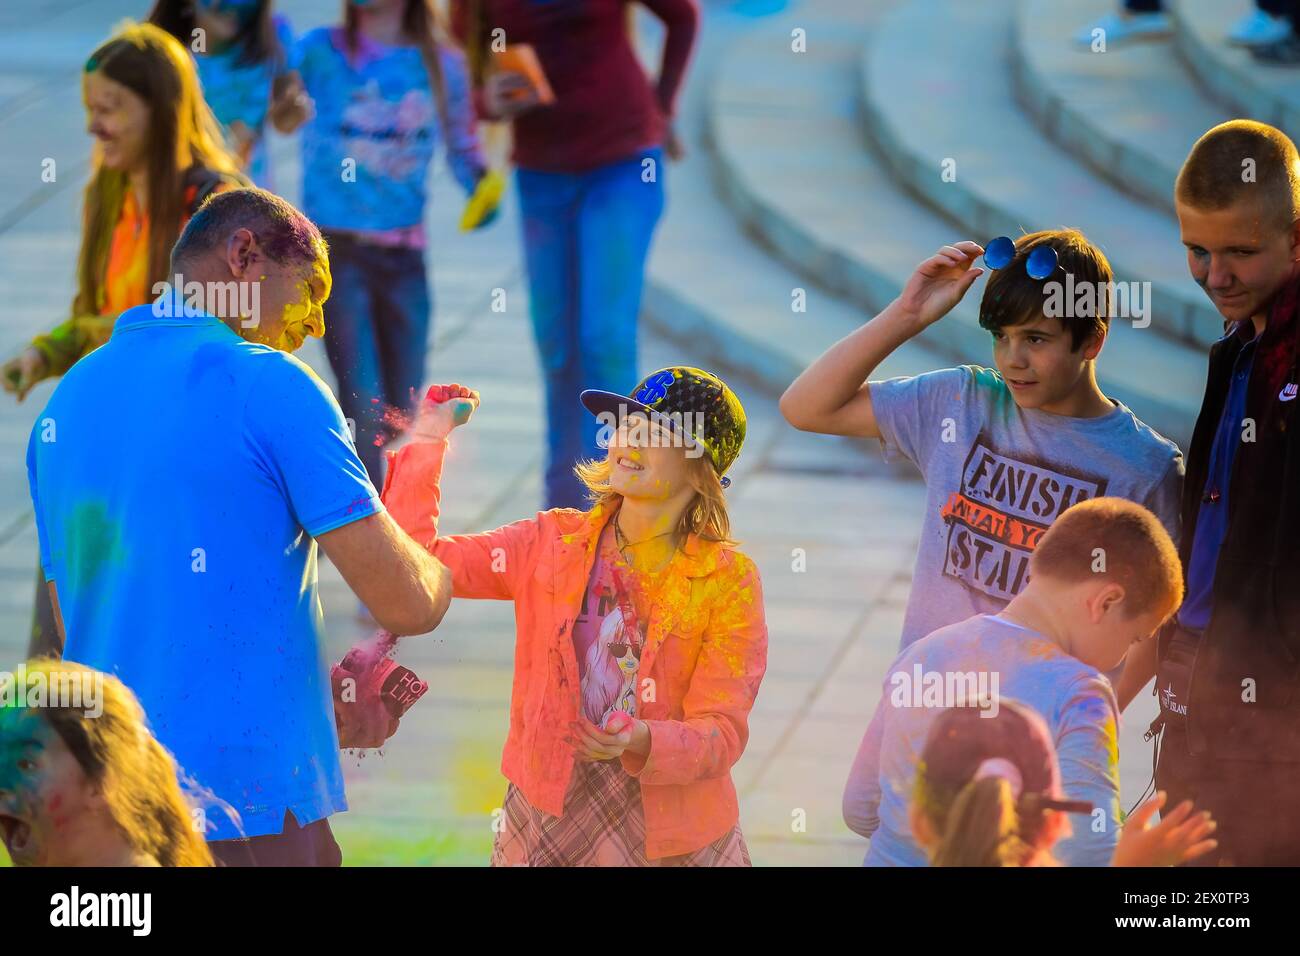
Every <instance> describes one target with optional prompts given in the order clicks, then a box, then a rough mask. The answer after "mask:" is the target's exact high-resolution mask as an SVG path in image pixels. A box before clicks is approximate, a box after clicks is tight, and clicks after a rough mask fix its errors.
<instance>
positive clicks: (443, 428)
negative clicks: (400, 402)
mask: <svg viewBox="0 0 1300 956" xmlns="http://www.w3.org/2000/svg"><path fill="white" fill-rule="evenodd" d="M478 404H479V396H478V392H476V391H474V389H472V388H466V387H465V386H464V385H457V384H456V383H454V382H453V383H452V384H451V385H431V386H429V391H428V392H427V393H426V394H425V396H424V401H423V402H421V403H420V408H419V411H417V412H416V414H415V422H414V423H413V424H412V425H411V430H410V432H409V434H410V436H411V440H412V441H432V442H437V441H442V440H443V439H444V438H446V437H447V436H448V435H450V434H451V432H452V429H454V428H456V427H457V426H459V425H464V424H465V423H466V422H468V421H469V419H470V416H471V415H473V414H474V409H476V408H478Z"/></svg>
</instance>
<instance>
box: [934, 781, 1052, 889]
mask: <svg viewBox="0 0 1300 956" xmlns="http://www.w3.org/2000/svg"><path fill="white" fill-rule="evenodd" d="M913 799H915V800H916V802H917V804H918V805H919V807H920V809H921V812H922V813H923V814H925V817H926V819H927V820H928V821H929V823H930V825H931V827H932V828H933V829H934V831H935V832H936V833H937V834H938V836H939V842H938V845H937V847H936V848H935V849H934V850H932V851H931V855H930V865H931V866H1024V865H1025V864H1026V863H1027V862H1028V861H1029V858H1030V856H1032V855H1033V845H1032V842H1026V840H1024V839H1022V834H1021V819H1020V811H1019V809H1018V808H1017V805H1016V798H1015V795H1014V794H1013V793H1012V790H1011V784H1010V783H1009V782H1008V781H1007V780H1006V779H1005V778H1002V777H980V778H978V779H975V780H972V781H971V782H970V783H968V784H966V785H965V786H964V787H962V788H961V790H960V791H958V793H957V794H956V796H955V797H952V798H950V799H944V795H941V794H938V793H935V792H934V791H933V789H932V788H930V787H929V786H928V785H927V783H926V782H925V774H924V772H921V773H919V774H918V775H917V782H916V792H915V794H914V797H913Z"/></svg>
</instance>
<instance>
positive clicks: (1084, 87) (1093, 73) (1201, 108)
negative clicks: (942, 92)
mask: <svg viewBox="0 0 1300 956" xmlns="http://www.w3.org/2000/svg"><path fill="white" fill-rule="evenodd" d="M1114 6H1115V4H1114V2H1113V0H1081V2H1079V3H1074V4H1070V5H1068V6H1062V5H1061V4H1060V3H1056V2H1053V0H1020V3H1019V6H1018V8H1017V11H1016V19H1015V42H1014V44H1013V46H1012V50H1011V54H1012V56H1011V77H1012V81H1013V83H1014V86H1015V91H1016V98H1017V100H1018V101H1019V103H1020V105H1021V106H1022V107H1023V108H1024V110H1025V111H1026V112H1027V113H1028V114H1029V115H1030V116H1031V117H1033V119H1034V121H1035V122H1036V123H1037V124H1038V127H1039V129H1041V130H1042V131H1043V132H1044V133H1045V134H1046V135H1047V136H1048V137H1049V138H1051V139H1052V140H1053V141H1054V142H1056V143H1057V144H1059V145H1060V146H1062V147H1064V148H1065V149H1067V150H1068V151H1070V152H1071V153H1073V154H1074V155H1075V156H1077V157H1078V158H1080V159H1082V160H1083V161H1084V162H1086V163H1087V164H1088V165H1089V166H1091V167H1092V169H1093V170H1094V171H1095V172H1097V173H1098V174H1100V175H1101V176H1103V177H1105V178H1106V179H1107V180H1109V181H1110V182H1111V183H1112V184H1114V185H1115V186H1117V187H1118V188H1119V189H1121V190H1123V191H1124V192H1126V193H1128V194H1130V195H1133V196H1136V197H1137V198H1139V199H1141V200H1143V201H1144V202H1147V203H1149V204H1151V205H1152V206H1155V207H1156V208H1158V209H1162V210H1164V211H1166V212H1170V213H1172V212H1173V211H1174V180H1175V179H1176V178H1177V176H1178V170H1179V168H1180V167H1181V166H1182V163H1183V160H1184V159H1185V158H1186V157H1187V153H1188V151H1189V150H1190V149H1191V147H1192V144H1193V143H1195V142H1196V140H1197V139H1198V138H1200V136H1201V134H1203V133H1204V132H1205V131H1206V130H1207V129H1209V128H1210V127H1212V126H1215V125H1217V124H1219V123H1222V122H1224V121H1225V120H1228V119H1230V118H1231V116H1230V115H1229V113H1228V111H1227V110H1225V109H1224V108H1223V107H1222V106H1220V105H1219V104H1218V103H1217V102H1215V101H1213V100H1211V99H1209V98H1208V97H1207V96H1206V95H1205V94H1204V93H1203V92H1202V91H1201V89H1200V88H1199V87H1198V86H1197V84H1196V83H1195V82H1191V81H1190V77H1189V76H1188V73H1187V70H1186V69H1185V68H1184V66H1183V63H1182V61H1181V60H1180V59H1179V57H1178V54H1177V52H1176V51H1175V50H1174V48H1173V45H1172V44H1170V43H1167V42H1153V43H1134V44H1131V45H1124V46H1120V47H1110V48H1107V49H1106V50H1105V52H1094V51H1092V50H1090V49H1084V48H1081V47H1079V46H1076V45H1075V44H1074V42H1073V35H1074V34H1075V33H1076V32H1077V31H1078V30H1079V28H1080V26H1081V25H1083V24H1086V23H1089V22H1092V21H1094V20H1096V19H1097V18H1099V17H1101V16H1103V15H1105V14H1106V13H1109V12H1111V11H1112V10H1113V9H1114ZM1193 331H1194V332H1204V333H1205V334H1204V335H1202V336H1201V338H1200V341H1201V342H1202V344H1208V341H1212V340H1213V331H1214V329H1213V328H1212V327H1209V326H1206V327H1202V326H1201V325H1199V324H1198V325H1196V326H1195V327H1194V329H1193ZM1207 340H1208V341H1207Z"/></svg>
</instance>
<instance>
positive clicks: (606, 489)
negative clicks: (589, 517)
mask: <svg viewBox="0 0 1300 956" xmlns="http://www.w3.org/2000/svg"><path fill="white" fill-rule="evenodd" d="M682 454H685V451H683V452H682ZM612 469H613V463H612V462H611V461H610V460H609V457H608V456H606V457H605V458H593V459H590V460H588V461H582V462H579V463H578V464H577V465H575V466H574V468H573V472H574V474H576V475H577V476H578V480H579V481H581V482H582V483H583V485H585V486H586V488H587V497H588V498H590V499H591V501H592V504H593V506H594V507H599V508H601V509H602V510H603V511H606V512H607V511H612V510H613V509H614V508H616V507H617V506H618V504H619V503H620V502H621V501H622V498H623V496H622V495H620V494H619V493H618V492H617V491H614V489H613V488H611V487H610V483H609V479H610V473H611V471H612ZM686 474H687V480H688V481H690V483H691V487H693V488H694V489H695V496H694V497H693V498H692V499H691V503H690V504H689V505H687V506H686V510H685V511H683V512H682V517H681V519H680V520H679V521H678V524H677V527H676V528H675V529H674V530H675V531H676V533H677V541H678V544H679V545H680V544H681V543H682V542H684V541H685V540H686V537H687V535H691V534H696V535H699V536H700V538H702V539H703V540H705V541H713V542H717V543H719V544H725V545H729V546H734V545H735V544H736V542H735V541H733V540H732V538H731V516H730V515H728V514H727V499H726V498H725V497H724V495H723V493H722V481H721V480H720V479H719V478H718V473H717V472H716V471H715V470H714V468H713V463H712V462H711V461H709V457H708V456H707V455H700V456H699V457H697V458H694V459H689V460H688V464H687V470H686Z"/></svg>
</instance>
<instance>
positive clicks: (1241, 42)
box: [1228, 9, 1291, 46]
mask: <svg viewBox="0 0 1300 956" xmlns="http://www.w3.org/2000/svg"><path fill="white" fill-rule="evenodd" d="M1290 35H1291V23H1290V21H1289V20H1287V19H1286V17H1273V16H1269V15H1268V14H1267V13H1265V12H1264V11H1263V10H1259V9H1256V10H1255V11H1253V12H1252V13H1248V14H1246V15H1245V16H1244V17H1242V18H1241V19H1240V20H1238V21H1237V22H1236V24H1235V25H1234V26H1233V28H1232V29H1231V30H1229V31H1228V42H1229V43H1231V44H1233V45H1234V46H1265V45H1267V44H1269V43H1277V42H1278V41H1279V40H1285V39H1286V38H1287V37H1289V36H1290Z"/></svg>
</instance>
